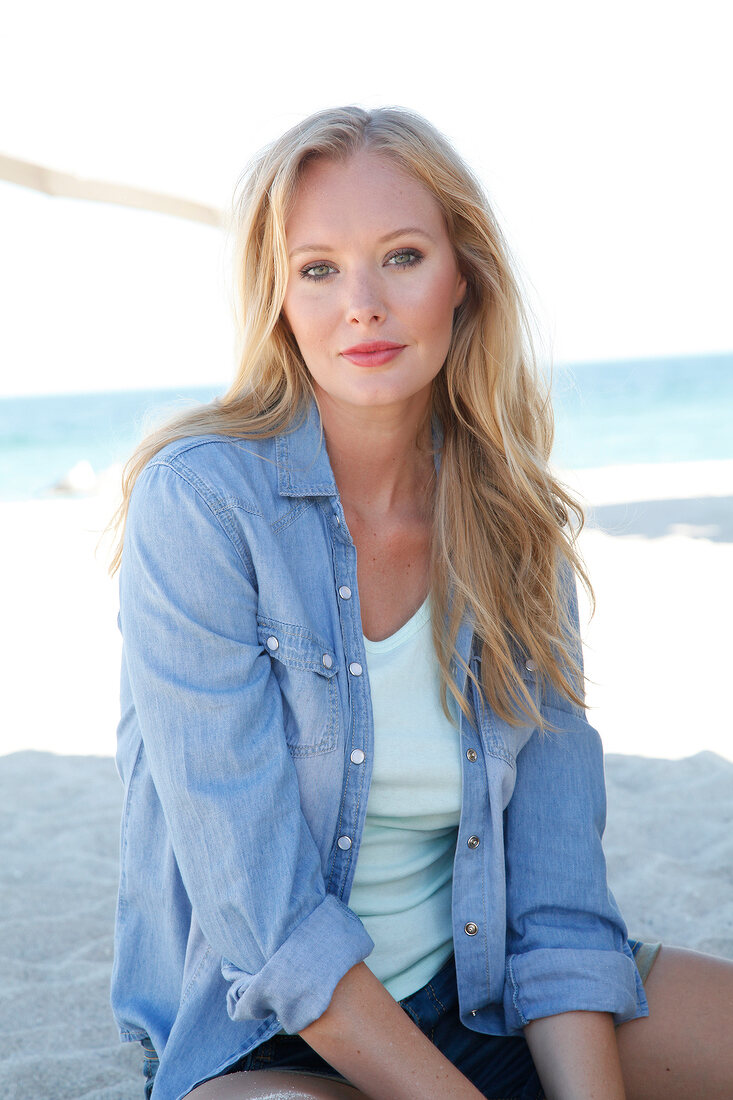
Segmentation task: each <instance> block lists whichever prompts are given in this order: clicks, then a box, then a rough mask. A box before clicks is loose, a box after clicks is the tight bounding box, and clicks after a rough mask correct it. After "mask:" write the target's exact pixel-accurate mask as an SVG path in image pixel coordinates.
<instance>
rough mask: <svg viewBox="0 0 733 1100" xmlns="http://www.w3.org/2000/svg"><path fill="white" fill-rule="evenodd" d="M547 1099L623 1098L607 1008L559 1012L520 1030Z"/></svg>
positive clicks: (614, 1037) (623, 1099)
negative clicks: (592, 1010)
mask: <svg viewBox="0 0 733 1100" xmlns="http://www.w3.org/2000/svg"><path fill="white" fill-rule="evenodd" d="M524 1035H525V1038H526V1040H527V1043H528V1045H529V1049H530V1052H531V1054H532V1059H533V1061H534V1064H535V1066H536V1068H537V1072H538V1074H539V1076H540V1080H541V1081H542V1087H543V1088H544V1090H545V1093H546V1094H547V1100H625V1096H626V1093H625V1091H624V1082H623V1078H622V1076H621V1062H620V1060H619V1053H618V1046H617V1044H616V1032H615V1029H614V1026H613V1019H612V1017H611V1016H610V1015H609V1014H608V1013H607V1012H563V1013H560V1014H559V1015H557V1016H545V1017H544V1018H543V1019H541V1020H533V1021H532V1022H531V1023H530V1024H528V1025H527V1026H526V1027H525V1029H524Z"/></svg>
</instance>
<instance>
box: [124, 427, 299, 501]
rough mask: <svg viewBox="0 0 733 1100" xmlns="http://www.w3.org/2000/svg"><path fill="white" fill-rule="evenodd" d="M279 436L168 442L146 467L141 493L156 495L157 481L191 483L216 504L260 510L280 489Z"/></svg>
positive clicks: (188, 438) (139, 487) (198, 437)
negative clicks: (269, 491)
mask: <svg viewBox="0 0 733 1100" xmlns="http://www.w3.org/2000/svg"><path fill="white" fill-rule="evenodd" d="M276 441H277V437H276V436H270V437H267V438H259V439H242V438H241V437H236V436H228V435H216V434H207V435H194V436H186V437H185V438H183V439H177V440H175V441H173V442H171V443H167V444H165V446H163V447H161V449H160V450H159V451H157V452H156V453H155V454H154V455H153V456H152V457H151V458H150V459H149V460H148V462H147V463H146V464H145V466H144V467H143V469H142V471H141V473H140V477H139V479H138V480H139V485H136V488H137V490H138V495H140V493H141V492H143V491H144V492H145V495H146V496H147V495H149V494H150V493H152V494H154V493H155V491H156V488H155V487H156V486H158V485H162V484H164V483H168V482H170V481H171V480H173V481H175V482H187V483H188V485H189V486H190V487H191V489H192V490H194V491H195V492H197V493H198V494H199V495H200V496H202V497H204V498H205V499H206V501H207V502H208V503H209V504H210V505H216V506H217V507H232V506H233V507H237V506H239V507H243V508H245V509H246V510H247V511H250V512H254V513H260V512H261V509H262V506H263V503H264V500H263V498H266V497H267V495H268V488H269V487H271V491H272V490H275V491H276V489H277V460H276V446H277V442H276Z"/></svg>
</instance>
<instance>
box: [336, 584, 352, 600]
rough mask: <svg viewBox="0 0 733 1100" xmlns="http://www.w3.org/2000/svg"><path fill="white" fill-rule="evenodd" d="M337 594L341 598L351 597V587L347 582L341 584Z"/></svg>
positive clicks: (348, 598)
mask: <svg viewBox="0 0 733 1100" xmlns="http://www.w3.org/2000/svg"><path fill="white" fill-rule="evenodd" d="M339 596H340V597H341V599H342V600H350V599H351V589H350V588H349V586H348V584H342V585H341V587H340V588H339Z"/></svg>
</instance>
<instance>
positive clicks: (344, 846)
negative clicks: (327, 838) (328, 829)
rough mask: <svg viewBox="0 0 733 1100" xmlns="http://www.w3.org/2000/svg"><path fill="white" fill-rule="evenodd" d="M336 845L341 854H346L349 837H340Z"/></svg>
mask: <svg viewBox="0 0 733 1100" xmlns="http://www.w3.org/2000/svg"><path fill="white" fill-rule="evenodd" d="M336 843H337V844H338V846H339V848H340V849H341V851H342V852H348V850H349V848H350V847H351V837H350V836H340V837H339V838H338V840H337V841H336Z"/></svg>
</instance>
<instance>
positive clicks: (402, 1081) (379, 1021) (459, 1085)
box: [300, 962, 621, 1100]
mask: <svg viewBox="0 0 733 1100" xmlns="http://www.w3.org/2000/svg"><path fill="white" fill-rule="evenodd" d="M300 1035H301V1037H302V1038H303V1039H305V1041H306V1042H307V1043H308V1044H309V1045H310V1046H312V1047H313V1049H314V1050H315V1051H317V1052H318V1054H320V1055H321V1057H322V1058H325V1059H326V1061H327V1062H329V1063H330V1064H331V1065H332V1066H333V1067H334V1069H337V1070H338V1071H339V1073H342V1074H343V1075H344V1077H346V1078H348V1080H349V1081H350V1082H351V1083H352V1084H354V1085H356V1086H357V1088H359V1089H361V1091H362V1092H364V1093H365V1095H366V1096H369V1097H371V1100H446V1098H447V1097H450V1098H451V1100H479V1098H480V1097H481V1095H482V1094H481V1093H480V1092H479V1091H478V1089H476V1088H474V1086H473V1085H472V1084H471V1082H470V1081H469V1080H468V1078H466V1077H464V1076H463V1074H462V1073H461V1072H460V1070H457V1069H456V1067H455V1066H454V1065H453V1063H452V1062H450V1061H449V1060H448V1059H447V1058H446V1057H444V1055H442V1054H441V1053H440V1051H439V1050H438V1049H437V1047H435V1046H433V1044H432V1043H431V1042H430V1040H429V1039H428V1038H427V1036H426V1035H424V1034H423V1033H422V1031H420V1029H419V1027H417V1026H416V1025H415V1024H414V1023H413V1022H412V1020H411V1019H410V1017H409V1016H408V1015H407V1013H406V1012H405V1011H404V1009H403V1008H401V1007H400V1005H399V1004H398V1003H397V1001H395V1000H394V999H393V997H391V996H390V994H389V993H388V992H387V990H386V989H385V988H384V986H383V985H382V983H381V982H380V981H379V979H378V978H377V977H375V975H374V974H372V972H371V970H370V969H369V967H368V966H367V965H366V963H363V962H362V963H358V964H357V965H356V966H353V967H352V968H351V970H349V971H348V972H347V973H346V974H345V975H344V976H343V978H342V979H341V981H340V982H339V983H338V985H337V986H336V989H335V990H334V994H333V998H332V1000H331V1003H330V1005H329V1007H328V1008H327V1009H326V1011H325V1012H324V1013H323V1015H322V1016H320V1017H319V1018H318V1019H317V1020H314V1022H313V1023H312V1024H309V1025H308V1027H306V1028H303V1030H302V1031H301V1032H300ZM599 1095H600V1093H599ZM619 1095H621V1094H619ZM609 1100H616V1096H615V1094H613V1097H611V1096H610V1094H609Z"/></svg>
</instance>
